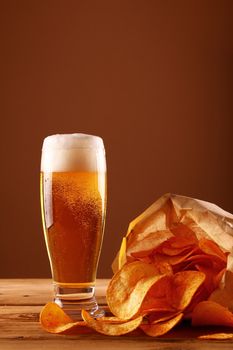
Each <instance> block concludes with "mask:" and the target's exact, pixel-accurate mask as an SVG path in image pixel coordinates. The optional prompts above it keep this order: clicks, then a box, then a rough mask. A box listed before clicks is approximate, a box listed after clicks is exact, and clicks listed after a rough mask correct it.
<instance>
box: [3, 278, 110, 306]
mask: <svg viewBox="0 0 233 350" xmlns="http://www.w3.org/2000/svg"><path fill="white" fill-rule="evenodd" d="M108 282H109V280H108V279H102V280H97V281H96V297H97V299H98V302H99V304H100V305H104V304H106V298H105V294H106V288H107V284H108ZM52 300H53V284H52V280H51V279H1V280H0V305H44V304H46V303H47V302H49V301H52Z"/></svg>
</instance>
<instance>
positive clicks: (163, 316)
mask: <svg viewBox="0 0 233 350" xmlns="http://www.w3.org/2000/svg"><path fill="white" fill-rule="evenodd" d="M178 314H180V312H177V311H175V312H174V311H166V312H152V313H150V314H149V315H148V317H147V318H148V321H149V323H150V324H156V323H160V322H164V321H167V320H170V319H172V318H174V317H175V316H177V315H178Z"/></svg>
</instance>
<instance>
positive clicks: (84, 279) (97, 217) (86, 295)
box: [40, 134, 106, 320]
mask: <svg viewBox="0 0 233 350" xmlns="http://www.w3.org/2000/svg"><path fill="white" fill-rule="evenodd" d="M40 189H41V208H42V221H43V229H44V236H45V242H46V246H47V251H48V256H49V261H50V266H51V272H52V277H53V284H54V292H55V298H54V299H55V302H56V303H57V304H58V305H59V306H61V307H62V308H63V309H64V311H65V312H66V313H68V314H69V315H70V316H71V317H72V318H73V319H76V320H78V319H81V310H82V309H86V310H88V311H89V312H90V313H91V314H92V315H94V316H95V317H98V316H102V315H103V311H102V310H101V309H99V307H98V304H97V302H96V299H95V295H94V290H95V280H96V271H97V265H98V260H99V255H100V250H101V245H102V239H103V229H104V222H105V210H106V161H105V150H104V144H103V141H102V139H101V138H100V137H98V136H92V135H86V134H64V135H52V136H48V137H46V138H45V139H44V142H43V147H42V158H41V179H40Z"/></svg>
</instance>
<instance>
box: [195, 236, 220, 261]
mask: <svg viewBox="0 0 233 350" xmlns="http://www.w3.org/2000/svg"><path fill="white" fill-rule="evenodd" d="M198 245H199V248H200V249H201V250H202V251H203V252H204V253H206V254H208V255H212V256H214V257H215V258H216V257H217V258H219V259H220V260H222V261H223V262H224V263H226V262H227V254H225V253H224V252H223V251H222V250H221V249H220V248H219V246H218V245H217V244H216V243H215V242H213V241H211V240H210V239H206V238H201V239H200V240H199V242H198Z"/></svg>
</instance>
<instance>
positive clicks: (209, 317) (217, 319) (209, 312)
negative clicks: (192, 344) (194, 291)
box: [192, 300, 233, 327]
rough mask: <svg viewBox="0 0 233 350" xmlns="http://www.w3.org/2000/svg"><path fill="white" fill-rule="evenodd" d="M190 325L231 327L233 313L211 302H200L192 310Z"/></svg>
mask: <svg viewBox="0 0 233 350" xmlns="http://www.w3.org/2000/svg"><path fill="white" fill-rule="evenodd" d="M192 325H193V326H204V325H206V326H209V325H216V326H228V327H233V313H231V312H230V311H229V310H228V309H227V308H226V307H224V306H222V305H219V304H217V303H215V302H213V301H209V300H208V301H202V302H200V303H199V304H198V305H197V306H196V307H195V308H194V310H193V313H192Z"/></svg>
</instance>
